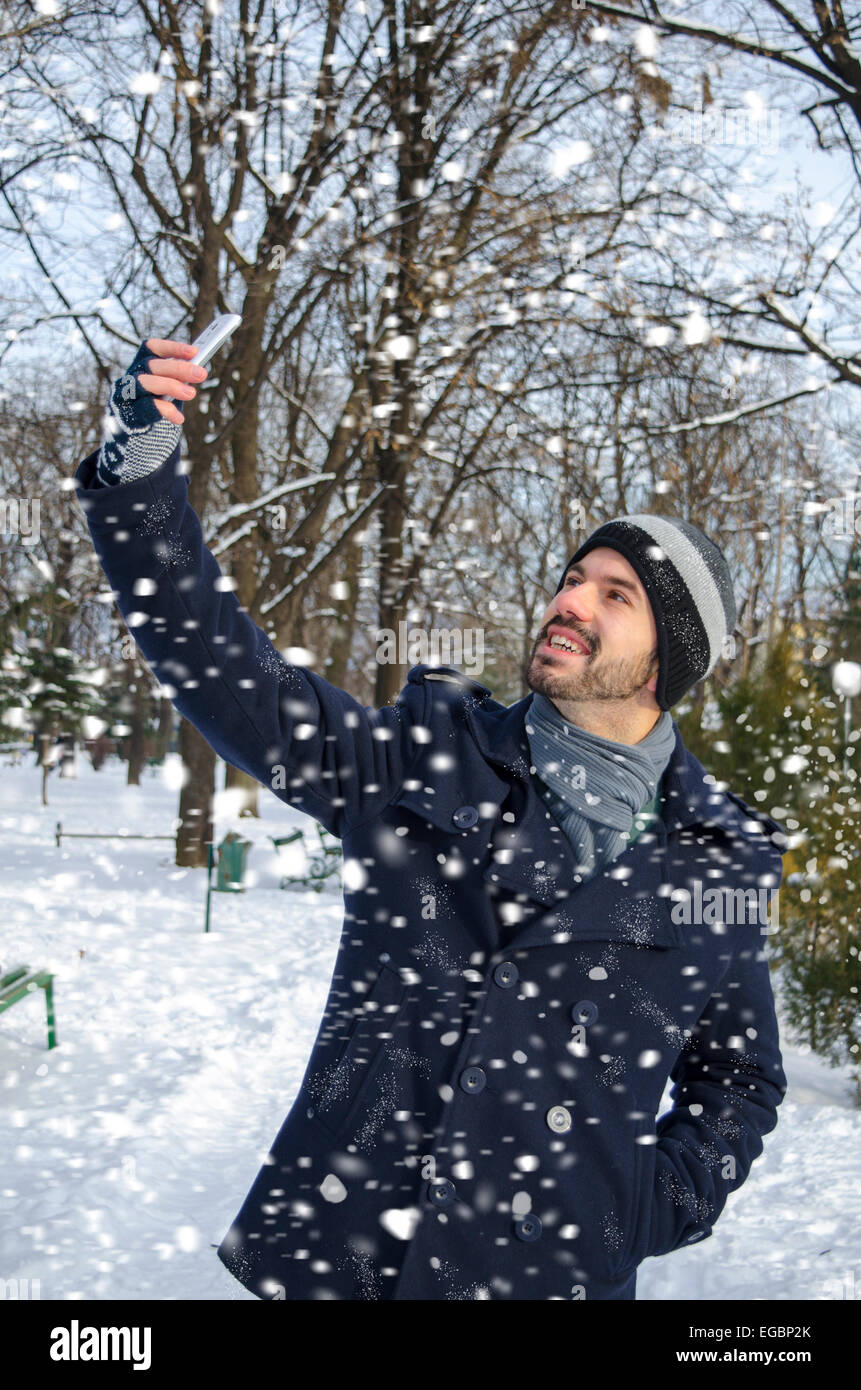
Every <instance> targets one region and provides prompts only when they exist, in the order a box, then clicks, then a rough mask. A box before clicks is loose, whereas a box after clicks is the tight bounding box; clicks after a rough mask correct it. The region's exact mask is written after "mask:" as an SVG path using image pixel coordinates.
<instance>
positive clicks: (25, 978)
mask: <svg viewBox="0 0 861 1390" xmlns="http://www.w3.org/2000/svg"><path fill="white" fill-rule="evenodd" d="M36 989H43V990H44V991H45V1003H46V1005H47V1009H48V1050H49V1051H50V1049H51V1048H52V1047H56V1046H57V1034H56V1031H55V1028H54V976H53V975H51V974H50V973H49V972H48V971H47V970H34V971H31V970H30V967H29V965H16V966H15V967H14V968H13V969H12V970H8V971H7V972H6V974H5V975H0V1014H2V1013H3V1012H4V1011H5V1010H6V1009H11V1007H12V1005H13V1004H17V1003H18V1001H19V999H25V998H26V997H27V995H28V994H32V993H33V991H34V990H36Z"/></svg>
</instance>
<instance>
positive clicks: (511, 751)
mask: <svg viewBox="0 0 861 1390" xmlns="http://www.w3.org/2000/svg"><path fill="white" fill-rule="evenodd" d="M408 679H409V680H410V681H416V682H418V681H422V680H426V679H427V680H444V681H448V682H451V683H453V684H456V685H458V686H459V687H460V688H461V689H462V690H463V691H464V693H465V694H466V696H467V698H466V699H465V700H464V709H465V712H466V717H467V720H468V722H469V727H470V730H471V732H472V735H473V738H474V739H475V742H476V744H477V746H478V748H479V749H480V750H481V752H482V754H483V756H484V757H485V759H486V760H487V761H488V762H490V763H494V764H496V765H497V766H498V767H502V768H505V769H506V770H507V771H508V773H509V775H511V774H514V776H516V777H518V778H521V779H523V780H528V779H529V778H530V776H531V773H530V771H529V769H530V767H531V766H532V758H531V755H530V749H529V743H528V740H527V737H526V731H525V728H524V723H525V716H526V710H527V708H528V706H529V702H530V700H531V698H532V695H531V692H530V694H529V695H525V696H524V697H523V699H522V700H518V701H516V702H515V703H514V704H513V705H501V704H499V703H498V702H497V701H495V700H493V699H492V698H491V692H490V691H489V690H488V689H487V687H486V686H484V685H480V684H479V682H478V681H475V680H472V679H471V677H469V676H465V675H464V674H463V673H462V672H461V671H458V670H457V669H456V668H454V667H450V666H442V667H433V666H430V665H428V664H427V663H423V664H421V665H419V666H414V667H413V668H412V670H411V671H410V672H409V675H408ZM673 732H674V733H675V736H676V742H675V747H674V749H673V752H672V753H671V755H670V761H669V762H668V764H667V766H666V768H665V770H664V775H663V779H662V784H661V785H662V789H663V797H662V800H661V807H660V818H661V821H662V822H663V825H664V827H665V829H666V830H667V831H675V830H679V829H681V828H682V827H684V826H689V825H703V826H708V825H717V826H718V827H719V828H720V829H722V830H724V831H726V832H728V833H732V834H736V835H741V836H742V837H743V838H744V839H748V840H753V841H758V842H760V843H762V841H763V838H768V835H769V833H770V832H771V833H774V832H776V833H777V835H778V838H779V839H785V836H784V835H783V830H782V827H781V826H780V825H779V824H778V823H777V821H774V820H772V819H771V817H770V816H767V815H765V813H763V812H757V817H758V819H754V818H753V817H752V815H751V813H750V811H749V809H748V808H746V807H745V806H744V804H743V803H740V802H739V801H738V799H737V798H735V797H733V795H732V793H730V792H725V791H720V790H719V789H718V787H717V785H716V782H715V778H714V776H713V775H712V774H711V773H710V772H707V771H706V769H705V768H704V767H703V765H702V763H700V762H699V760H698V759H697V758H695V757H694V755H693V753H690V752H689V751H688V750H687V749H686V748H685V745H684V743H683V741H682V734H681V730H680V729H679V726H678V724H677V723H676V721H675V719H674V720H673ZM763 822H765V823H766V828H765V830H763V824H762V823H763ZM781 852H782V851H781Z"/></svg>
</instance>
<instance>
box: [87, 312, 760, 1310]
mask: <svg viewBox="0 0 861 1390" xmlns="http://www.w3.org/2000/svg"><path fill="white" fill-rule="evenodd" d="M190 355H191V348H190V346H189V345H188V344H183V343H176V342H172V341H169V340H162V339H151V340H148V341H146V342H144V343H143V344H142V345H141V348H140V349H139V352H138V355H137V357H136V359H135V361H134V362H133V363H132V366H131V367H130V368H129V373H128V374H127V375H126V377H124V378H122V379H121V382H125V383H126V384H127V383H128V380H129V377H131V378H133V379H134V381H135V382H136V394H135V393H131V394H130V393H129V392H128V391H127V390H125V391H120V389H119V388H120V386H121V382H118V383H117V384H116V389H115V391H114V393H113V397H112V407H111V413H112V417H113V418H112V421H111V426H110V431H109V433H108V434H107V435H106V438H105V441H104V443H103V446H102V448H101V449H100V450H98V451H97V452H96V453H94V454H92V455H90V456H89V458H87V459H85V460H84V461H83V462H82V463H81V464H80V465H79V467H78V469H77V472H76V486H77V495H78V497H79V499H80V501H81V504H82V506H83V507H84V509H85V512H86V516H87V520H88V523H89V527H90V531H91V534H92V538H93V542H94V545H95V548H96V551H97V553H98V556H99V558H100V561H101V563H102V565H103V567H104V570H105V573H106V574H107V577H108V580H109V582H110V584H111V587H112V589H113V590H114V591H115V593H116V594H117V601H118V604H119V608H120V611H121V612H122V614H123V616H124V618H125V619H126V622H127V623H128V625H129V627H130V628H131V630H132V632H133V634H134V636H135V639H136V641H137V643H138V645H139V647H140V649H141V652H142V654H143V656H144V657H145V659H146V660H147V661H148V662H149V664H150V665H151V666H152V668H153V670H154V671H155V673H156V674H157V676H158V678H159V680H160V681H161V682H162V684H163V685H164V686H166V687H168V688H169V690H170V693H171V698H172V699H173V702H174V704H175V705H176V707H177V708H178V709H179V710H180V712H181V713H182V714H183V715H185V716H186V718H188V719H189V720H191V722H192V723H193V724H194V725H195V726H196V727H197V728H198V729H199V730H200V732H201V733H202V734H203V736H204V737H205V738H207V739H208V740H209V742H210V743H211V745H212V747H213V748H214V749H215V750H216V752H217V753H219V754H220V755H221V756H222V757H223V758H225V759H227V760H228V761H230V762H231V763H233V764H234V765H236V766H238V767H240V768H243V769H245V770H246V771H247V772H248V773H250V774H251V775H252V776H254V777H255V778H257V779H258V780H259V781H260V782H261V783H262V784H263V785H265V786H268V787H270V788H271V789H272V790H273V791H274V792H275V795H276V796H278V797H279V798H280V799H281V800H282V801H284V802H286V803H288V804H289V805H291V806H293V807H296V808H298V809H300V810H302V811H304V812H306V813H308V814H309V815H311V816H313V817H315V818H316V819H317V820H318V821H319V822H320V823H321V824H322V825H324V826H325V827H326V829H328V830H330V831H331V832H332V833H333V834H335V835H337V836H339V837H340V838H341V839H342V842H343V852H344V875H343V879H344V903H345V917H344V927H343V932H342V937H341V942H340V947H339V951H338V956H337V961H336V964H335V969H334V973H333V977H332V983H331V987H330V992H329V997H328V999H327V1002H326V1007H325V1010H324V1014H323V1017H322V1019H321V1022H320V1026H319V1030H318V1033H317V1037H316V1040H315V1043H314V1047H313V1050H312V1053H311V1057H310V1059H309V1061H308V1065H307V1069H306V1072H305V1075H304V1077H303V1080H302V1083H301V1085H300V1087H299V1091H298V1093H297V1095H296V1097H295V1099H294V1101H293V1104H292V1107H291V1109H290V1112H289V1114H288V1116H287V1117H286V1119H285V1121H284V1123H283V1125H282V1127H281V1129H280V1131H279V1133H278V1135H277V1136H276V1137H275V1139H274V1141H273V1143H272V1146H271V1150H270V1153H269V1154H268V1156H267V1160H266V1162H265V1163H264V1164H263V1166H262V1168H261V1170H260V1172H259V1174H258V1176H257V1178H256V1180H255V1182H254V1184H253V1186H252V1187H251V1190H250V1191H249V1193H248V1195H247V1196H246V1198H245V1201H244V1202H243V1204H242V1207H241V1210H240V1211H239V1212H238V1214H237V1216H236V1219H235V1220H234V1222H233V1223H232V1225H231V1228H230V1230H229V1231H228V1232H227V1234H226V1235H225V1237H224V1239H223V1240H222V1243H221V1245H220V1247H219V1250H218V1254H219V1257H220V1258H221V1260H222V1261H223V1263H224V1264H225V1265H226V1266H227V1268H228V1269H229V1270H231V1271H232V1272H233V1274H235V1276H236V1277H237V1279H239V1280H240V1281H241V1282H242V1283H243V1284H244V1286H245V1287H246V1288H248V1289H249V1290H251V1291H253V1292H254V1293H255V1294H257V1295H258V1296H259V1297H261V1298H287V1299H309V1300H312V1299H313V1300H316V1299H356V1300H357V1299H385V1300H408V1299H510V1300H524V1299H528V1300H543V1299H586V1300H590V1299H599V1300H605V1299H633V1298H634V1296H635V1285H636V1270H637V1267H638V1266H639V1265H640V1263H641V1262H642V1261H643V1259H645V1258H646V1257H647V1256H657V1255H661V1254H666V1253H668V1252H670V1251H674V1250H677V1249H679V1248H681V1247H683V1246H685V1245H689V1244H691V1243H693V1242H696V1241H698V1240H702V1239H704V1238H706V1237H708V1236H709V1235H710V1234H711V1230H712V1227H713V1225H714V1223H715V1221H716V1220H717V1218H718V1216H719V1215H720V1212H721V1211H722V1209H723V1207H724V1205H725V1203H726V1200H727V1197H728V1196H729V1193H730V1192H732V1191H734V1190H735V1189H737V1188H738V1187H740V1186H741V1184H742V1183H743V1182H744V1180H745V1178H746V1177H747V1175H748V1172H749V1170H750V1167H751V1164H752V1163H753V1161H754V1159H755V1158H756V1157H757V1156H758V1155H759V1154H760V1153H761V1151H762V1139H763V1136H764V1135H765V1134H767V1133H768V1132H769V1131H770V1130H772V1129H773V1128H774V1125H775V1123H776V1110H777V1107H778V1105H779V1104H780V1102H781V1100H782V1099H783V1095H784V1092H785V1089H786V1078H785V1075H784V1073H783V1070H782V1065H781V1056H780V1051H779V1041H778V1030H777V1023H776V1018H775V1012H774V1002H773V996H772V989H771V983H770V977H769V967H768V961H767V958H766V952H765V942H764V938H763V922H764V921H765V920H767V915H766V914H754V915H753V920H752V921H749V920H744V917H745V914H744V913H741V914H740V915H739V914H737V913H736V912H735V911H734V910H733V906H734V905H735V906H736V907H737V906H738V901H739V899H741V900H742V901H743V902H745V903H748V904H749V901H750V896H749V895H753V897H754V898H755V899H756V898H757V897H759V898H760V899H761V898H762V897H764V898H765V899H766V904H767V901H768V898H769V895H770V893H771V892H773V890H774V889H775V888H777V887H778V885H779V883H780V879H781V874H782V861H781V850H780V848H779V843H785V837H784V836H783V835H782V832H781V828H780V826H779V825H778V824H777V822H775V821H773V820H772V819H771V818H770V817H768V816H766V815H764V814H762V813H758V814H756V815H754V813H753V812H752V811H751V810H750V809H749V808H748V807H747V806H746V805H745V803H744V802H743V801H741V800H740V799H739V798H738V797H735V796H733V795H732V794H731V793H728V792H723V791H720V790H718V788H717V786H716V785H715V783H714V779H713V778H711V777H710V776H709V775H708V774H707V773H705V771H704V769H703V768H702V766H701V765H700V764H699V763H698V762H697V760H696V759H695V758H693V757H692V756H691V755H690V754H688V753H687V752H686V750H685V748H684V746H683V744H682V740H681V736H680V733H679V729H678V726H677V725H676V724H675V722H674V721H673V719H672V717H671V715H670V714H669V708H670V706H671V705H673V704H674V703H676V702H677V701H678V700H679V699H680V698H681V696H682V695H683V694H684V693H685V691H686V690H688V689H690V688H691V686H692V685H693V684H695V682H696V681H698V680H701V679H702V678H703V677H704V676H705V675H706V674H707V673H708V672H709V671H710V670H711V669H712V668H713V666H714V663H715V661H716V660H717V656H718V654H719V653H720V651H721V648H722V644H723V641H724V639H725V635H726V633H727V631H729V630H731V629H732V627H733V625H734V622H735V605H734V601H733V596H732V585H731V583H730V579H729V574H728V571H727V567H726V562H725V560H724V557H723V555H722V554H721V552H720V551H719V550H718V548H717V547H716V546H714V545H713V544H712V543H711V542H710V541H709V540H707V539H706V537H705V536H703V535H702V533H701V532H700V531H699V530H698V529H697V528H696V527H694V526H691V525H689V524H688V523H686V522H683V521H679V520H676V519H673V518H664V517H652V516H635V517H627V518H616V519H615V520H613V521H611V522H609V523H607V524H606V525H605V526H602V527H599V528H598V530H597V531H596V532H595V533H593V535H592V536H590V537H589V539H588V540H587V541H586V542H585V544H584V545H582V546H581V547H580V548H579V550H578V551H577V553H576V554H575V555H574V556H573V557H572V560H571V561H569V563H568V565H566V568H565V571H564V574H563V577H562V580H561V582H560V585H559V587H558V589H557V592H556V593H555V595H554V596H553V598H552V599H551V601H550V602H549V604H548V605H547V608H546V610H545V612H544V614H543V615H542V619H541V624H540V631H539V633H538V635H537V639H536V642H535V645H534V647H533V651H532V653H531V655H530V659H529V661H528V663H527V667H526V672H525V674H526V676H527V680H528V684H529V685H530V687H531V693H530V694H529V695H528V696H526V697H525V698H524V699H522V700H519V701H518V702H516V703H515V704H513V705H511V706H510V707H506V706H504V705H501V704H499V703H498V702H496V701H494V700H493V699H491V697H490V692H489V691H488V690H486V689H485V688H484V687H483V686H481V685H479V684H478V683H476V682H475V681H472V680H469V679H467V678H465V677H463V676H461V675H460V674H459V673H458V672H456V671H454V670H452V669H451V668H445V667H443V668H439V669H436V670H434V669H431V668H430V667H428V666H426V665H421V666H416V667H414V668H413V669H412V670H411V671H410V672H409V677H408V680H407V683H406V685H405V686H404V688H403V690H402V691H401V692H400V694H399V696H398V698H397V700H396V702H395V703H394V704H393V705H388V706H385V707H384V708H382V709H380V710H375V709H373V708H370V707H363V706H362V705H360V704H359V702H358V701H357V700H355V699H354V698H353V697H352V696H350V695H349V694H347V693H346V692H345V691H342V690H338V689H336V688H335V687H334V686H332V685H331V684H330V683H329V682H327V681H326V680H324V679H323V678H322V677H321V676H319V675H317V674H316V673H315V672H313V671H311V670H307V669H303V668H299V667H296V666H291V665H289V664H288V663H287V662H286V661H284V659H283V658H282V657H281V656H280V654H279V653H278V652H277V651H276V650H275V649H274V648H273V646H272V644H271V643H270V641H269V640H268V638H267V637H266V636H265V634H264V633H263V632H262V631H261V630H260V629H259V628H258V627H257V626H256V625H255V624H254V623H252V622H251V620H250V619H249V617H248V615H247V614H246V613H245V612H244V610H243V609H241V608H240V606H239V604H238V602H237V600H236V598H235V596H234V595H233V594H232V593H231V592H230V590H229V587H227V586H226V585H225V584H224V583H223V580H222V576H221V571H220V569H219V567H218V565H217V563H216V562H215V560H214V558H213V556H212V555H211V554H210V552H209V551H208V550H207V549H206V547H205V546H204V544H203V540H202V537H201V529H200V524H199V521H198V518H197V516H196V515H195V514H194V512H193V511H192V510H191V508H190V507H189V506H188V503H187V498H186V494H187V478H186V476H185V474H184V473H182V472H180V471H179V467H180V465H179V426H180V424H181V422H182V416H181V413H180V410H179V408H178V406H177V405H175V404H170V403H169V402H168V401H167V400H161V399H159V397H173V398H174V400H182V399H190V398H191V396H192V395H193V394H194V388H193V387H191V386H190V382H191V381H192V380H201V379H202V377H201V375H200V373H199V372H195V371H194V369H193V368H192V367H191V365H190V363H189V362H188V357H189V356H190ZM716 891H717V892H718V897H717V899H716V898H715V896H714V895H715V892H716ZM721 891H722V892H723V897H720V892H721ZM706 893H708V895H709V897H710V902H711V904H712V905H713V904H714V902H715V901H718V902H719V903H723V904H724V906H723V908H722V910H721V911H718V912H715V911H714V910H713V907H712V909H711V910H706V911H704V910H703V908H702V903H703V899H704V895H705V894H706ZM746 895H747V896H746ZM685 909H686V910H685ZM285 1007H287V1008H289V999H288V1000H285ZM668 1077H670V1078H671V1079H672V1081H673V1083H674V1085H673V1088H672V1091H671V1095H672V1098H673V1101H674V1104H673V1107H672V1109H671V1110H670V1111H669V1112H668V1113H666V1114H664V1115H663V1116H662V1117H661V1118H660V1119H659V1120H658V1121H657V1122H656V1120H655V1116H656V1112H657V1110H658V1107H659V1105H660V1101H661V1097H662V1094H663V1089H664V1085H665V1082H666V1080H667V1078H668Z"/></svg>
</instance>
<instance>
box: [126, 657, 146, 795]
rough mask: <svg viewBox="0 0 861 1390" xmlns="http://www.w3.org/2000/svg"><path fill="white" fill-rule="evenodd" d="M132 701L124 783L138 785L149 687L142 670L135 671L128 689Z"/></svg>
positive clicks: (141, 764)
mask: <svg viewBox="0 0 861 1390" xmlns="http://www.w3.org/2000/svg"><path fill="white" fill-rule="evenodd" d="M129 694H130V695H131V701H132V710H131V730H132V731H131V734H130V735H129V741H128V748H129V769H128V776H127V778H126V784H127V786H129V787H139V786H140V784H141V773H142V771H143V769H144V765H145V763H146V726H147V713H148V708H149V689H148V687H147V683H146V679H145V677H144V675H143V674H142V672H141V671H140V670H138V671H137V672H136V673H135V679H134V688H133V689H131V690H130V691H129Z"/></svg>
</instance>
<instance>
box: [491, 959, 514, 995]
mask: <svg viewBox="0 0 861 1390" xmlns="http://www.w3.org/2000/svg"><path fill="white" fill-rule="evenodd" d="M493 978H494V980H495V981H496V983H497V984H498V985H499V988H500V989H511V986H512V985H516V984H517V981H518V980H519V979H520V971H519V970H518V969H517V966H516V965H512V964H511V961H510V960H504V961H503V962H502V963H501V965H498V966H497V967H496V969H495V970H494V972H493Z"/></svg>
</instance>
